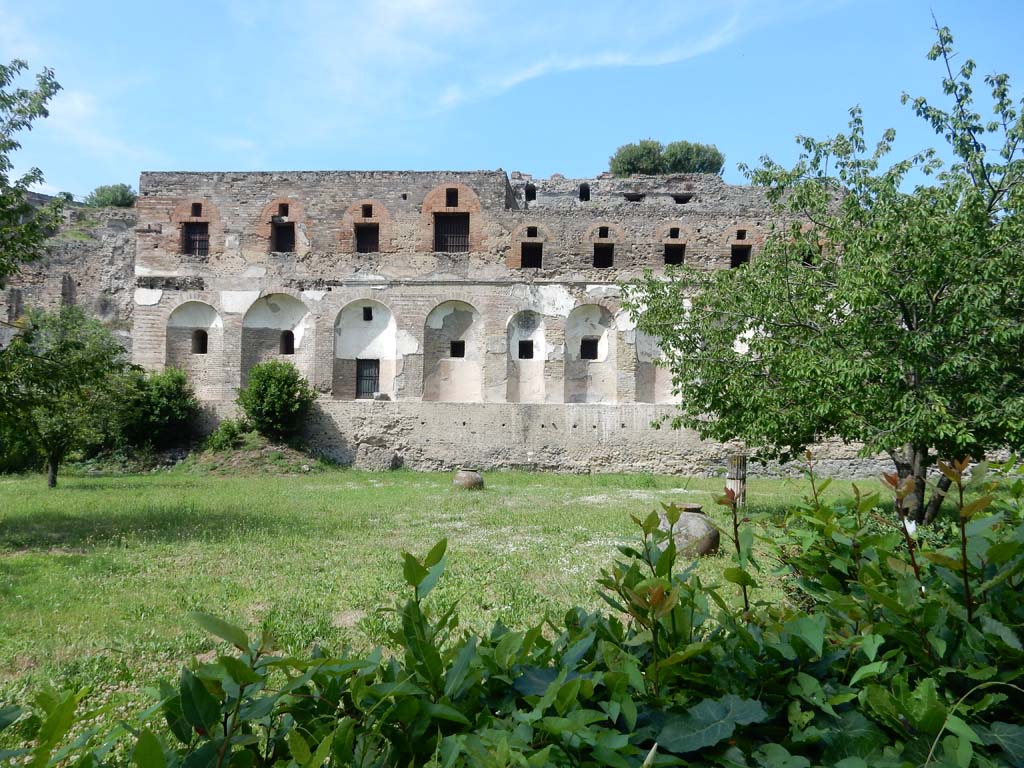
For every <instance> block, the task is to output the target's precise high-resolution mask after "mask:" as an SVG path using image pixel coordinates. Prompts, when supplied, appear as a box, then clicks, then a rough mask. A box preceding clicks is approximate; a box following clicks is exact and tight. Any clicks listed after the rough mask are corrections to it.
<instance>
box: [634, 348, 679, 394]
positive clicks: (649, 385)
mask: <svg viewBox="0 0 1024 768" xmlns="http://www.w3.org/2000/svg"><path fill="white" fill-rule="evenodd" d="M663 358H664V355H663V354H662V352H661V349H660V348H659V347H658V340H657V339H655V338H654V337H653V336H650V335H648V334H646V333H644V332H643V331H640V330H637V332H636V399H637V401H638V402H641V403H674V402H678V400H679V398H678V397H676V396H675V395H674V394H673V393H672V371H671V370H670V369H668V368H666V367H665V366H663V365H661V364H660V363H659V361H660V360H662V359H663Z"/></svg>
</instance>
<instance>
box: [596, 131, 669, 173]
mask: <svg viewBox="0 0 1024 768" xmlns="http://www.w3.org/2000/svg"><path fill="white" fill-rule="evenodd" d="M661 153H662V146H661V142H660V141H655V140H654V139H644V140H643V141H639V142H637V143H636V144H623V145H622V146H621V147H619V148H618V149H617V150H615V154H614V155H612V156H611V158H610V159H609V161H608V168H609V169H610V170H611V172H612V173H613V174H614V175H615V176H633V175H635V174H643V175H648V176H654V175H657V174H659V173H664V172H665V159H664V157H662V154H661Z"/></svg>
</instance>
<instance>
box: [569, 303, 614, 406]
mask: <svg viewBox="0 0 1024 768" xmlns="http://www.w3.org/2000/svg"><path fill="white" fill-rule="evenodd" d="M616 354H617V339H616V332H615V318H614V317H612V314H611V312H609V311H608V310H607V309H605V308H604V307H602V306H600V305H598V304H584V305H582V306H579V307H576V308H575V309H574V310H573V311H572V312H570V313H569V317H567V318H566V320H565V402H567V403H614V402H615V401H616V400H617V396H618V395H617V393H618V386H617V382H616V375H617V374H616V371H617V369H616Z"/></svg>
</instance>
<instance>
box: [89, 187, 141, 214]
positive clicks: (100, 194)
mask: <svg viewBox="0 0 1024 768" xmlns="http://www.w3.org/2000/svg"><path fill="white" fill-rule="evenodd" d="M135 198H136V194H135V190H134V189H132V188H131V185H129V184H104V185H101V186H99V187H96V189H94V190H93V191H92V192H90V193H89V194H88V195H86V196H85V200H84V201H83V202H84V204H85V205H86V206H88V207H89V208H109V207H113V208H131V207H132V206H133V205H135Z"/></svg>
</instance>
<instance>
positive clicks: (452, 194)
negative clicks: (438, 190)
mask: <svg viewBox="0 0 1024 768" xmlns="http://www.w3.org/2000/svg"><path fill="white" fill-rule="evenodd" d="M444 204H445V205H446V206H447V207H448V208H458V207H459V190H457V189H455V187H448V189H446V190H445V191H444Z"/></svg>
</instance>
